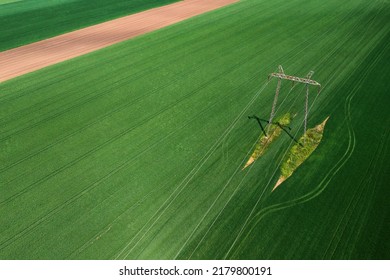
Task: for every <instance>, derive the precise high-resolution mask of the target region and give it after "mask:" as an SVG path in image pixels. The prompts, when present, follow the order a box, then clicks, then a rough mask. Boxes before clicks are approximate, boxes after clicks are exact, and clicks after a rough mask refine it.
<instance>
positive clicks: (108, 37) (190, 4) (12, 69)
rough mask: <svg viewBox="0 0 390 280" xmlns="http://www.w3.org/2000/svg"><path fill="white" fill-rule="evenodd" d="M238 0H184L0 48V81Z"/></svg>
mask: <svg viewBox="0 0 390 280" xmlns="http://www.w3.org/2000/svg"><path fill="white" fill-rule="evenodd" d="M238 1H239V0H184V1H181V2H177V3H174V4H170V5H166V6H163V7H159V8H155V9H151V10H147V11H144V12H141V13H138V14H134V15H130V16H126V17H122V18H119V19H115V20H111V21H108V22H104V23H101V24H97V25H94V26H90V27H87V28H83V29H80V30H77V31H74V32H70V33H66V34H63V35H60V36H56V37H53V38H50V39H46V40H43V41H39V42H36V43H32V44H29V45H25V46H22V47H18V48H15V49H11V50H7V51H4V52H0V82H3V81H6V80H9V79H12V78H14V77H17V76H20V75H23V74H26V73H29V72H32V71H35V70H38V69H41V68H44V67H46V66H49V65H53V64H56V63H58V62H61V61H65V60H68V59H71V58H74V57H77V56H80V55H83V54H86V53H89V52H92V51H95V50H99V49H101V48H104V47H107V46H110V45H113V44H115V43H118V42H121V41H124V40H127V39H130V38H133V37H136V36H138V35H141V34H145V33H148V32H151V31H154V30H157V29H160V28H163V27H165V26H168V25H171V24H174V23H177V22H180V21H183V20H185V19H188V18H191V17H194V16H196V15H200V14H202V13H205V12H208V11H212V10H215V9H218V8H220V7H223V6H226V5H229V4H232V3H235V2H238Z"/></svg>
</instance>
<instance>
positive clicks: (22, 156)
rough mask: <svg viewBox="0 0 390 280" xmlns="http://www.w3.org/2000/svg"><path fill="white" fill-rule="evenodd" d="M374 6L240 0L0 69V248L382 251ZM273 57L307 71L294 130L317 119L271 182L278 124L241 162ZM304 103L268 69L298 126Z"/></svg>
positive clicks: (384, 73)
mask: <svg viewBox="0 0 390 280" xmlns="http://www.w3.org/2000/svg"><path fill="white" fill-rule="evenodd" d="M23 2H34V1H20V2H15V3H10V4H5V5H4V6H9V7H11V5H16V4H18V5H21V3H23ZM36 2H40V1H36ZM58 2H60V1H58ZM62 2H69V5H71V4H70V3H72V1H62ZM73 2H75V3H78V2H80V3H82V2H86V1H73ZM94 2H102V3H103V2H104V3H109V2H111V1H94ZM116 2H118V3H119V2H126V1H116ZM132 2H137V1H132ZM138 2H151V3H153V2H154V3H157V2H161V1H138ZM162 2H164V3H165V2H166V3H168V2H174V1H162ZM166 3H165V4H166ZM0 4H1V2H0ZM74 5H75V4H74ZM80 5H81V4H80ZM102 5H103V4H102ZM1 9H2V5H0V11H1ZM26 13H27V12H26ZM29 13H30V12H29ZM31 13H32V12H31ZM128 13H129V12H127V14H128ZM117 16H120V15H119V14H117ZM10 17H12V16H11V15H10ZM389 18H390V5H389V2H388V1H381V0H373V1H363V0H346V1H336V0H329V1H320V0H308V1H304V0H291V1H284V0H275V1H265V0H241V1H239V2H238V3H236V4H233V5H229V6H226V7H224V8H221V9H218V10H215V11H212V12H209V13H206V14H203V15H200V16H197V17H195V18H192V19H189V20H186V21H184V22H181V23H178V24H175V25H172V26H170V27H167V28H164V29H161V30H158V31H155V32H152V33H148V34H145V35H142V36H139V37H137V38H134V39H131V40H128V41H125V42H122V43H119V44H116V45H113V46H110V47H107V48H104V49H102V50H99V51H96V52H93V53H90V54H87V55H84V56H82V57H79V58H75V59H72V60H69V61H66V62H62V63H59V64H56V65H53V66H50V67H47V68H44V69H42V70H39V71H36V72H32V73H29V74H26V75H23V76H20V77H17V78H14V79H11V80H8V81H5V82H2V83H0V139H1V142H0V143H1V145H0V213H1V215H0V259H389V257H390V254H389V252H390V240H389V238H388V234H389V232H390V223H389V214H390V212H389V210H390V205H389V202H388V198H389V196H390V190H389V188H388V182H389V174H390V170H389V165H388V162H387V161H388V159H389V156H390V152H389V144H390V115H389V104H390V98H389V95H388V90H386V87H387V83H386V82H387V79H388V77H389V75H390V64H389V63H388V61H390V52H389V50H390V33H389V32H390V22H389ZM3 20H6V21H7V22H11V20H10V19H9V18H6V16H4V17H3V15H2V14H1V12H0V26H1V25H2V24H1V21H3ZM52 20H56V19H55V18H53V19H52ZM99 20H100V21H101V20H103V19H102V18H100V19H99ZM37 24H38V23H37ZM39 24H41V23H39ZM42 24H44V23H42ZM83 24H84V23H83ZM60 25H61V24H60ZM81 26H84V25H78V26H77V27H75V26H73V27H69V28H70V29H72V28H80V27H81ZM67 31H70V30H67ZM14 32H15V34H18V33H17V32H16V31H14ZM21 32H25V31H21ZM53 32H55V35H56V34H59V33H61V32H65V31H59V30H56V31H53ZM5 33H7V32H5ZM3 34H4V33H3ZM42 34H43V33H42ZM50 34H51V35H48V33H47V34H46V35H45V34H43V35H42V36H52V35H54V33H50ZM1 36H3V35H1ZM7 36H8V37H3V38H6V39H4V40H5V41H4V40H3V38H0V42H2V43H1V45H0V49H2V50H5V49H9V48H11V47H15V46H17V45H20V44H21V43H22V44H25V43H28V42H32V41H34V40H36V39H34V38H32V37H30V38H29V39H26V41H24V42H22V41H19V39H17V38H14V36H15V37H16V35H13V34H12V33H9V34H8V35H7ZM39 38H40V39H41V38H42V37H39ZM4 42H9V43H4ZM278 65H282V66H283V68H284V71H285V72H286V73H287V74H292V75H297V76H300V77H304V76H305V75H306V74H307V73H308V72H309V71H310V70H313V71H314V72H315V73H314V75H313V79H315V80H316V81H319V82H320V83H321V84H322V90H321V93H320V94H317V91H316V90H314V89H313V90H311V92H310V98H309V107H310V113H309V119H308V127H310V128H311V127H314V126H316V125H317V124H320V123H322V122H323V121H324V120H325V119H326V118H327V117H329V119H328V121H327V124H326V126H325V128H324V134H323V138H322V140H321V143H320V144H319V146H318V148H317V149H316V150H315V151H314V152H313V154H312V155H311V156H310V157H309V158H308V159H307V160H306V161H305V162H304V163H303V164H302V165H300V166H299V167H298V169H297V170H296V171H295V172H294V173H293V175H292V176H291V177H289V178H288V179H287V180H286V181H285V182H283V183H282V184H281V185H279V186H278V188H276V189H275V190H274V191H272V190H273V188H274V186H275V184H276V182H277V180H278V178H279V176H280V166H281V164H282V161H283V159H284V158H285V155H286V153H287V152H288V151H289V149H290V147H291V146H292V145H293V144H294V143H293V141H292V140H291V138H289V137H288V136H287V135H285V134H282V135H281V136H280V137H279V138H278V139H276V140H275V141H274V142H273V143H272V145H270V146H269V148H268V150H267V151H266V152H265V153H264V155H262V157H261V158H259V159H258V160H256V161H255V162H254V163H253V164H251V165H250V166H248V167H247V168H245V169H244V170H243V167H244V165H245V163H246V162H247V160H248V158H249V157H250V155H251V153H252V152H253V149H254V147H255V145H256V143H257V141H258V139H259V136H260V133H261V131H260V129H259V127H258V125H257V124H256V122H254V121H253V120H249V119H248V117H247V116H248V115H253V114H256V115H258V116H260V117H262V118H268V117H269V114H270V111H271V106H272V102H273V98H274V93H275V87H276V79H273V80H271V81H268V80H267V76H268V74H269V73H271V72H276V71H277V67H278ZM304 102H305V87H304V85H296V86H295V87H294V88H291V84H290V83H287V82H286V83H282V87H281V90H280V97H279V103H278V106H277V107H276V117H281V116H283V115H285V114H287V113H290V114H294V118H293V119H292V121H291V123H290V127H291V133H292V134H293V135H294V136H295V137H296V138H298V139H299V138H300V137H301V136H302V134H303V120H304Z"/></svg>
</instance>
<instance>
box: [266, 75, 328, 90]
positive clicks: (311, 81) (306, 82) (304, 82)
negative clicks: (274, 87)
mask: <svg viewBox="0 0 390 280" xmlns="http://www.w3.org/2000/svg"><path fill="white" fill-rule="evenodd" d="M272 77H275V78H278V79H283V80H290V81H293V82H298V83H303V84H309V85H313V86H319V87H321V84H320V83H318V82H316V81H314V80H311V79H307V78H299V77H295V76H289V75H286V74H281V73H271V74H270V75H269V77H268V79H271V78H272Z"/></svg>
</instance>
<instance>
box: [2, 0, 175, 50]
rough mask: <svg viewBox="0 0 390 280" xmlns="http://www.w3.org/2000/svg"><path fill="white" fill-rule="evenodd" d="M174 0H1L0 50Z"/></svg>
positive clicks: (173, 0)
mask: <svg viewBox="0 0 390 280" xmlns="http://www.w3.org/2000/svg"><path fill="white" fill-rule="evenodd" d="M177 1H179V0H131V1H129V0H115V1H110V0H93V1H91V0H51V1H47V0H21V1H20V0H19V1H15V0H13V1H4V3H2V1H0V26H1V29H0V30H1V32H0V51H2V50H6V49H10V48H14V47H18V46H21V45H25V44H28V43H32V42H35V41H39V40H43V39H47V38H50V37H53V36H56V35H59V34H62V33H66V32H69V31H73V30H77V29H79V28H82V27H86V26H89V25H93V24H97V23H100V22H103V21H106V20H110V19H114V18H118V17H121V16H126V15H128V14H133V13H136V12H140V11H142V10H147V9H150V8H154V7H157V6H162V5H166V4H170V3H173V2H177Z"/></svg>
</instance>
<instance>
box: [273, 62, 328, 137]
mask: <svg viewBox="0 0 390 280" xmlns="http://www.w3.org/2000/svg"><path fill="white" fill-rule="evenodd" d="M313 74H314V72H313V71H310V72H309V73H308V74H307V75H306V77H305V78H299V77H295V76H289V75H286V74H284V71H283V67H282V66H281V65H279V73H271V74H269V76H268V80H270V79H271V78H272V77H275V78H278V84H277V85H276V92H275V97H274V102H273V103H272V110H271V115H270V117H269V123H272V121H273V118H274V116H275V108H276V104H277V102H278V97H279V91H280V86H281V84H282V80H290V81H292V83H293V84H292V85H293V86H294V85H295V83H303V84H306V100H305V124H304V134H306V130H307V118H308V115H309V85H313V86H317V87H318V93H319V92H320V91H321V84H320V83H318V82H316V81H314V80H311V77H312V76H313Z"/></svg>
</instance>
